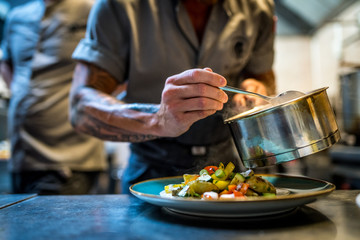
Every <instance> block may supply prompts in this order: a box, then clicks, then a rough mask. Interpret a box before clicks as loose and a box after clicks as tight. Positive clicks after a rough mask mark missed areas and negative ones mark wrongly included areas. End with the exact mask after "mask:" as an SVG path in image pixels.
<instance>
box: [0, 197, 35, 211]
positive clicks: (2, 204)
mask: <svg viewBox="0 0 360 240" xmlns="http://www.w3.org/2000/svg"><path fill="white" fill-rule="evenodd" d="M35 196H36V194H2V195H0V209H2V208H6V207H8V206H11V205H13V204H16V203H19V202H21V201H25V200H27V199H29V198H32V197H35Z"/></svg>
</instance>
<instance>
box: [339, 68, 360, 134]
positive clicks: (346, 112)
mask: <svg viewBox="0 0 360 240" xmlns="http://www.w3.org/2000/svg"><path fill="white" fill-rule="evenodd" d="M340 83H341V84H340V86H341V87H340V91H341V99H342V119H343V125H344V126H343V127H344V131H345V132H347V133H350V134H355V135H360V70H359V71H356V72H352V73H348V74H345V75H342V76H341V77H340Z"/></svg>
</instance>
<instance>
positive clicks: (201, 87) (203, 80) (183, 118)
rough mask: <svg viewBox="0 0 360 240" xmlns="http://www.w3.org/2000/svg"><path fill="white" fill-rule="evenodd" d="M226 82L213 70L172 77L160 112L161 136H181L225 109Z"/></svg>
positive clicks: (167, 85)
mask: <svg viewBox="0 0 360 240" xmlns="http://www.w3.org/2000/svg"><path fill="white" fill-rule="evenodd" d="M225 85H226V80H225V78H224V77H222V76H220V75H219V74H216V73H213V72H212V71H211V70H210V69H191V70H187V71H185V72H182V73H180V74H177V75H174V76H171V77H169V78H168V79H167V80H166V84H165V87H164V90H163V93H162V100H161V104H160V110H159V111H158V112H157V121H158V126H159V132H158V134H159V135H161V136H170V137H171V136H173V137H175V136H179V135H181V134H182V133H184V132H186V131H187V130H188V129H189V128H190V126H191V125H192V124H193V123H194V122H196V121H198V120H200V119H203V118H206V117H208V116H210V115H212V114H214V113H215V112H216V111H218V110H221V109H222V108H223V104H224V103H226V102H227V101H228V96H227V94H226V93H225V92H224V91H222V90H220V89H219V87H222V86H225Z"/></svg>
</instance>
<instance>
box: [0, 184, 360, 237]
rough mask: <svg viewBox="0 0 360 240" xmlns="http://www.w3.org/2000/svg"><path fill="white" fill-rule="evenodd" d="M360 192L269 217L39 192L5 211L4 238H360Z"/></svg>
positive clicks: (0, 216)
mask: <svg viewBox="0 0 360 240" xmlns="http://www.w3.org/2000/svg"><path fill="white" fill-rule="evenodd" d="M359 193H360V190H353V191H349V190H346V191H335V192H333V193H332V194H330V195H329V196H327V197H325V198H322V199H319V200H318V201H316V202H314V203H310V204H308V205H306V206H303V207H299V208H298V209H296V210H295V211H293V212H289V213H286V214H281V215H274V216H269V217H265V218H235V219H234V218H230V219H229V218H203V217H192V216H188V215H182V214H175V213H172V212H168V211H165V210H164V209H163V208H161V207H158V206H154V205H150V204H148V203H145V202H143V201H141V200H139V199H137V198H135V197H131V196H129V195H83V196H38V197H35V198H31V199H29V200H26V201H23V202H20V203H17V204H15V205H12V206H10V207H7V208H4V209H1V210H0V225H1V226H2V227H1V228H0V239H12V240H17V239H21V240H28V239H31V240H33V239H101V240H106V239H110V240H114V239H122V240H126V239H147V240H159V239H168V240H172V239H207V240H212V239H216V240H219V239H241V240H247V239H262V240H267V239H269V240H270V239H277V240H283V239H286V240H288V239H292V240H304V239H306V240H320V239H326V240H333V239H336V240H343V239H346V240H353V239H354V240H355V239H359V236H360V221H358V219H360V208H359V207H357V205H356V203H355V198H356V196H357V195H358V194H359Z"/></svg>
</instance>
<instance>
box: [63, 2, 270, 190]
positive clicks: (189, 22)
mask: <svg viewBox="0 0 360 240" xmlns="http://www.w3.org/2000/svg"><path fill="white" fill-rule="evenodd" d="M274 35H275V33H274V6H273V1H271V0H246V1H242V0H241V1H240V0H219V1H217V0H169V1H161V0H155V1H150V0H130V1H125V0H123V1H122V0H118V1H115V0H99V1H97V2H96V4H95V5H94V7H93V9H92V11H91V14H90V16H89V21H88V26H87V33H86V37H85V38H84V39H83V40H81V42H80V44H79V45H78V47H77V48H76V50H75V52H74V54H73V58H74V59H76V60H78V61H79V63H78V64H77V67H76V70H75V74H74V80H73V85H72V89H71V94H70V97H71V121H72V124H73V125H74V127H75V128H76V129H77V130H78V131H82V132H84V133H87V134H91V135H93V136H96V137H98V138H100V139H103V140H110V141H125V142H131V144H130V150H131V155H130V159H129V162H128V165H127V168H126V170H125V172H124V175H123V178H122V192H124V193H126V192H128V191H129V186H130V185H131V184H133V183H136V182H138V181H141V180H146V179H150V178H155V177H165V176H173V175H181V174H183V173H186V172H187V173H191V172H192V171H195V169H197V170H199V168H200V169H201V168H202V167H204V166H206V165H208V164H209V163H212V164H214V165H215V164H216V163H217V164H218V163H219V162H223V163H226V162H228V161H237V159H238V158H239V156H238V154H237V153H236V151H234V147H233V143H232V141H231V134H230V131H229V129H228V126H226V125H225V124H224V122H223V120H224V119H223V116H222V114H221V112H220V111H221V110H222V109H223V107H224V104H225V103H226V102H227V101H228V96H227V93H225V92H224V91H222V90H220V89H219V87H221V86H225V85H226V84H228V85H231V86H235V87H241V88H242V89H244V90H248V91H253V92H257V93H260V94H264V95H270V94H273V93H274V92H275V81H274V75H273V72H272V64H273V57H274V51H273V43H274ZM119 86H125V87H126V90H125V91H124V92H123V94H122V95H121V98H120V97H118V98H115V97H113V95H112V94H113V92H114V91H115V89H117V88H118V87H119ZM246 100H247V97H246V96H244V95H235V96H234V99H233V100H232V101H235V102H236V103H237V104H238V105H240V106H241V105H243V104H245V102H246Z"/></svg>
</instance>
